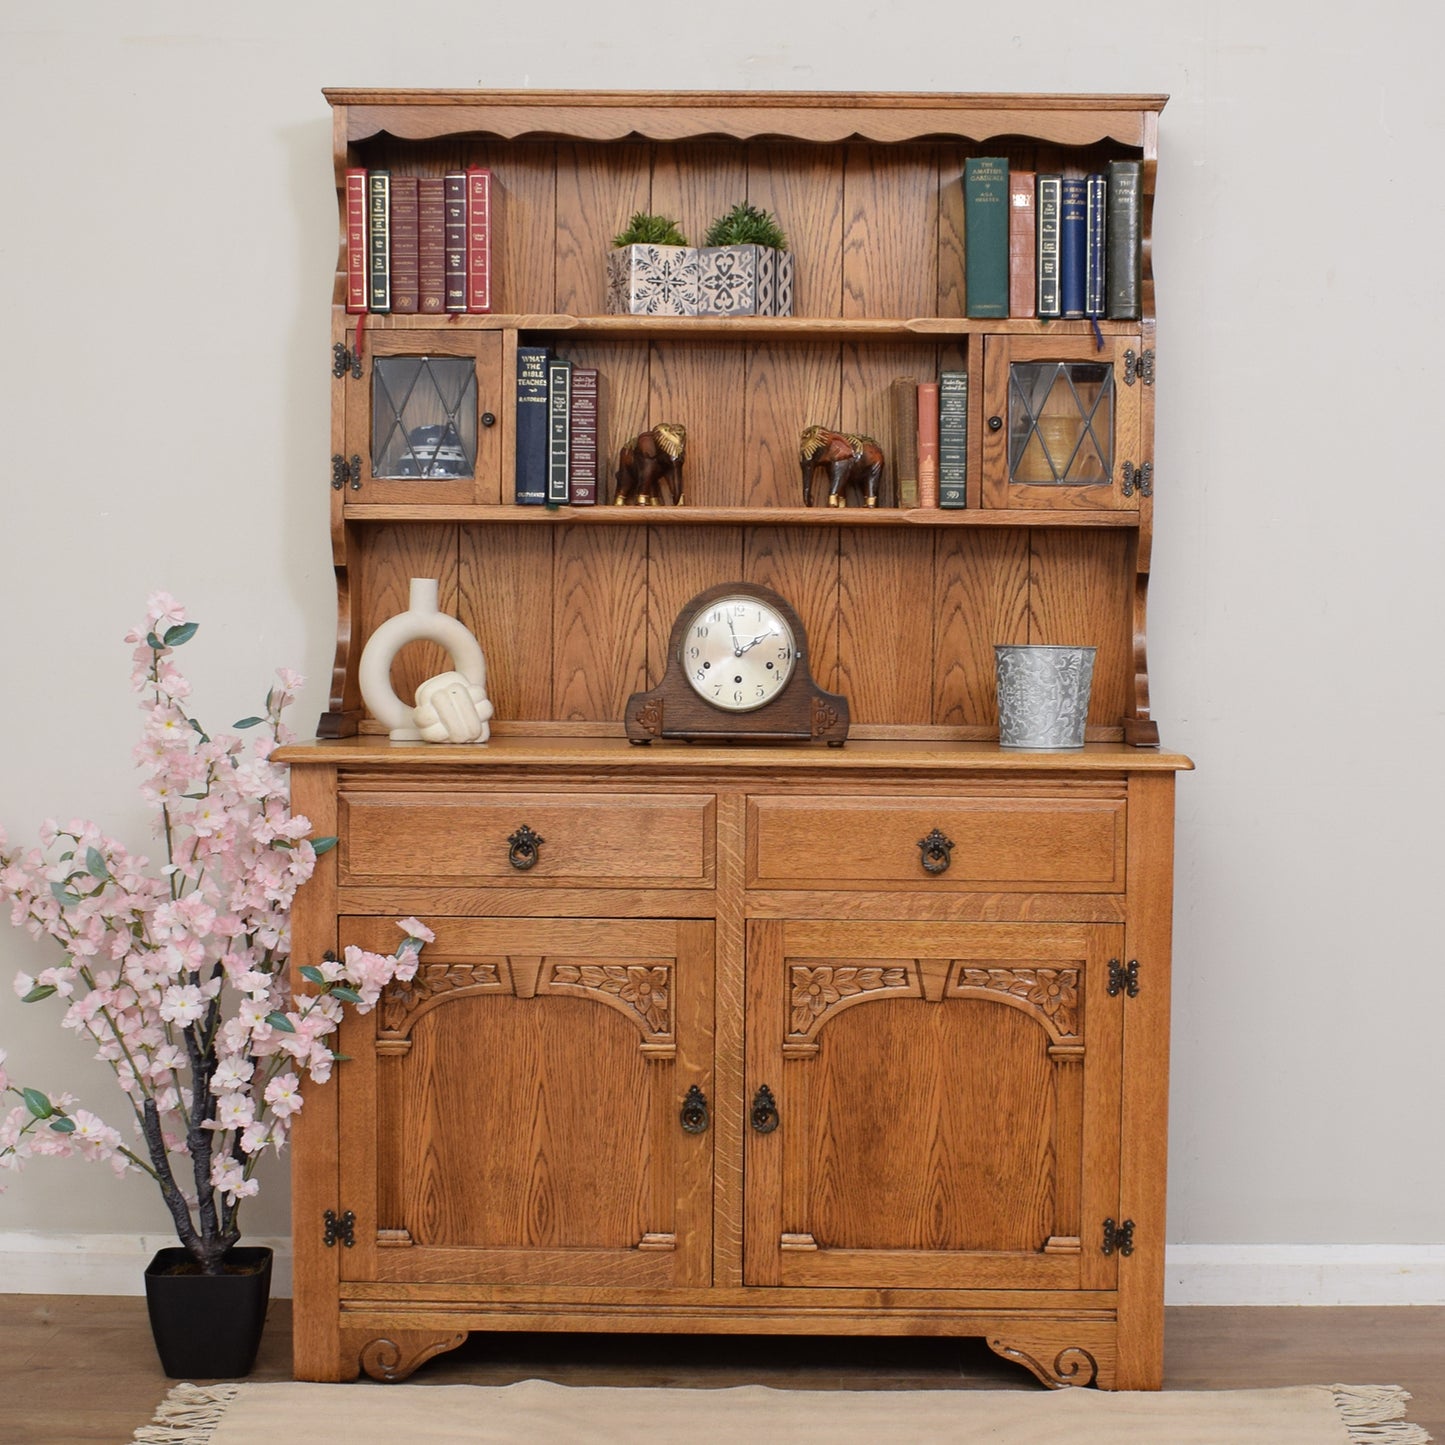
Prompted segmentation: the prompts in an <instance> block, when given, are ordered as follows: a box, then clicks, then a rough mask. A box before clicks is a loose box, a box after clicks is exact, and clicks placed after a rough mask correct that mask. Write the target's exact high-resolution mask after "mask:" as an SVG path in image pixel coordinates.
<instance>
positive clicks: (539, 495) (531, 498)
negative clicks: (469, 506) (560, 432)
mask: <svg viewBox="0 0 1445 1445" xmlns="http://www.w3.org/2000/svg"><path fill="white" fill-rule="evenodd" d="M550 355H551V352H550V351H549V350H548V349H547V348H546V347H545V346H519V347H518V348H517V502H518V505H520V506H535V507H541V506H545V505H546V502H547V361H548V358H549V357H550Z"/></svg>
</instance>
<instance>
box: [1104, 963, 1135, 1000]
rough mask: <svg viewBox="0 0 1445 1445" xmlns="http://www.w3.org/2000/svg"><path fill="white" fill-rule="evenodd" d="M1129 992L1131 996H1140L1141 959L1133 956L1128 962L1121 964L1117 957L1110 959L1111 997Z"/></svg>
mask: <svg viewBox="0 0 1445 1445" xmlns="http://www.w3.org/2000/svg"><path fill="white" fill-rule="evenodd" d="M1121 993H1123V994H1128V996H1129V997H1130V998H1138V997H1139V960H1138V959H1137V958H1131V959H1130V960H1129V962H1128V963H1126V964H1121V963H1120V962H1119V960H1118V959H1117V958H1111V959H1110V960H1109V997H1110V998H1118V996H1119V995H1120V994H1121Z"/></svg>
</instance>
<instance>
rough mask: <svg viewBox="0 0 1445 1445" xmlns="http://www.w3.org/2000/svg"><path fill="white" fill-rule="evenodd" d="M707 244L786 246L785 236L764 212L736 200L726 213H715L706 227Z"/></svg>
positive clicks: (770, 216)
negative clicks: (736, 202)
mask: <svg viewBox="0 0 1445 1445" xmlns="http://www.w3.org/2000/svg"><path fill="white" fill-rule="evenodd" d="M704 244H705V245H708V246H771V247H772V248H773V249H774V250H776V251H786V250H787V249H788V238H787V237H786V236H785V235H783V228H782V227H781V226H779V225H778V223H777V221H775V220H774V219H773V217H772V215H771V214H770V213H769V212H768V211H760V210H759V209H758V208H757V207H756V206H753V205H749V204H748V202H746V201H739V202H738V204H737V205H735V206H734V207H733V208H732V210H730V211H729V212H728V213H727V214H726V215H723V216H719V217H718V218H717V220H715V221H714V222H713V223H712V225H711V226H709V227H708V230H707V240H706V241H705V242H704Z"/></svg>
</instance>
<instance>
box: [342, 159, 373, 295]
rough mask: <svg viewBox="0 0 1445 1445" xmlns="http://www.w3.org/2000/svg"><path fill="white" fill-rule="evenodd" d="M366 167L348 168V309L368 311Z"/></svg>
mask: <svg viewBox="0 0 1445 1445" xmlns="http://www.w3.org/2000/svg"><path fill="white" fill-rule="evenodd" d="M367 245H368V242H367V224H366V167H365V166H348V167H347V169H346V309H347V310H348V311H349V312H350V313H351V314H352V315H353V316H356V315H360V314H361V313H363V312H364V311H366V309H367V306H366V296H367V272H366V267H367Z"/></svg>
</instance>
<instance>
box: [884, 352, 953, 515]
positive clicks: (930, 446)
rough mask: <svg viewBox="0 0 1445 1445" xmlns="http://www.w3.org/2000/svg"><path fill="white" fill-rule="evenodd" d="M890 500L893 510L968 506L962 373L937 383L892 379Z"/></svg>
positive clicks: (942, 375) (942, 377) (950, 373)
mask: <svg viewBox="0 0 1445 1445" xmlns="http://www.w3.org/2000/svg"><path fill="white" fill-rule="evenodd" d="M889 397H890V401H891V413H892V424H893V438H892V440H893V449H892V451H891V452H890V453H889V462H890V464H891V468H892V472H893V501H894V504H895V505H896V506H899V507H946V508H959V507H966V506H967V505H968V496H967V494H968V373H967V372H966V371H943V372H940V373H939V376H938V380H937V381H919V380H917V378H915V377H912V376H900V377H898V378H897V379H896V380H895V381H894V382H893V384H892V386H891V387H890V388H889Z"/></svg>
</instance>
